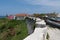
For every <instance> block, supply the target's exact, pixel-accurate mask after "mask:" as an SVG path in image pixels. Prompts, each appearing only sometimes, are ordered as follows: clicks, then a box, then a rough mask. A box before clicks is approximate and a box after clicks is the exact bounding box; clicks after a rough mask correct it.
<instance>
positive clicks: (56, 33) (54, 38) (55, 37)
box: [47, 27, 60, 40]
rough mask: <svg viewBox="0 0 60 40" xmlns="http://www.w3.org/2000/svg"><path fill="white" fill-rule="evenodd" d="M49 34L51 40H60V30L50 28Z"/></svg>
mask: <svg viewBox="0 0 60 40" xmlns="http://www.w3.org/2000/svg"><path fill="white" fill-rule="evenodd" d="M47 32H48V34H49V37H50V38H49V40H60V30H59V29H57V28H50V27H48V30H47Z"/></svg>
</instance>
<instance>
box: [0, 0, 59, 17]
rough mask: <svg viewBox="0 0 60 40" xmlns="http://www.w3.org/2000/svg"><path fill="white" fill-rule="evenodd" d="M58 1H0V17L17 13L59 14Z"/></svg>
mask: <svg viewBox="0 0 60 40" xmlns="http://www.w3.org/2000/svg"><path fill="white" fill-rule="evenodd" d="M59 4H60V0H0V16H3V15H6V14H8V15H11V14H12V15H14V14H17V13H27V14H33V13H51V12H56V13H60V9H59V8H60V5H59Z"/></svg>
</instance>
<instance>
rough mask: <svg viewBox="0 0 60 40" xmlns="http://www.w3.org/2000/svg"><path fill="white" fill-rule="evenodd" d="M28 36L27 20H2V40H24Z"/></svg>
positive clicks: (0, 23)
mask: <svg viewBox="0 0 60 40" xmlns="http://www.w3.org/2000/svg"><path fill="white" fill-rule="evenodd" d="M27 36H28V33H27V26H26V22H25V20H8V19H0V40H23V39H24V38H25V37H27Z"/></svg>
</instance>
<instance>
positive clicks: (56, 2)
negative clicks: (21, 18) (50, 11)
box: [25, 0, 60, 7]
mask: <svg viewBox="0 0 60 40" xmlns="http://www.w3.org/2000/svg"><path fill="white" fill-rule="evenodd" d="M25 1H26V2H28V3H29V4H32V5H45V6H58V7H59V6H60V0H25Z"/></svg>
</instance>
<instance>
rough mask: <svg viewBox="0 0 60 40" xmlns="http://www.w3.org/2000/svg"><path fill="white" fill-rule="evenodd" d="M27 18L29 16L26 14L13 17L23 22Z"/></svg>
mask: <svg viewBox="0 0 60 40" xmlns="http://www.w3.org/2000/svg"><path fill="white" fill-rule="evenodd" d="M27 16H29V15H28V14H23V13H22V14H16V15H15V19H17V20H24V19H25V18H26V17H27Z"/></svg>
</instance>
